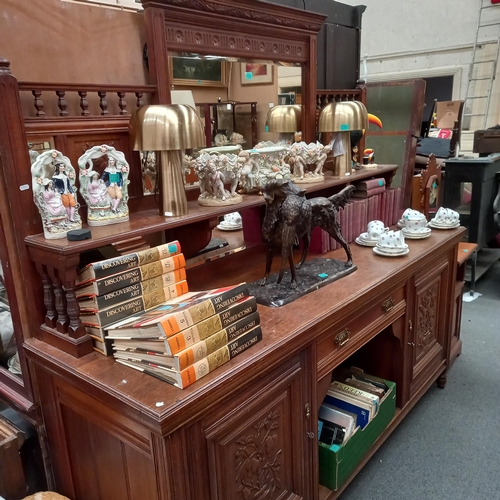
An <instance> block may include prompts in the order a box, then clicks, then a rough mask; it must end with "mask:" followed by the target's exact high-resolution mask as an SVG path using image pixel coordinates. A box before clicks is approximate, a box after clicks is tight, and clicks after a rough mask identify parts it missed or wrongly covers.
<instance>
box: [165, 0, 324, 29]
mask: <svg viewBox="0 0 500 500" xmlns="http://www.w3.org/2000/svg"><path fill="white" fill-rule="evenodd" d="M159 3H161V4H163V5H174V6H178V7H183V8H186V9H190V10H196V11H201V12H211V13H213V14H218V15H220V16H228V17H231V18H235V19H247V20H251V21H258V22H261V23H267V24H272V25H275V26H284V27H287V28H298V29H303V30H309V31H319V30H320V29H321V23H320V22H316V23H315V22H308V21H304V20H302V19H291V18H289V17H282V16H279V15H275V14H270V13H267V12H259V11H256V10H252V9H251V8H248V9H245V8H244V7H234V6H232V5H225V4H217V3H215V2H211V1H205V0H160V2H159Z"/></svg>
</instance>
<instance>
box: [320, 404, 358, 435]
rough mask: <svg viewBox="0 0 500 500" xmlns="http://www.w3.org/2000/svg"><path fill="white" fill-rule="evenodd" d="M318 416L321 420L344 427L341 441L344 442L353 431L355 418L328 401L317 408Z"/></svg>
mask: <svg viewBox="0 0 500 500" xmlns="http://www.w3.org/2000/svg"><path fill="white" fill-rule="evenodd" d="M318 417H319V418H321V419H323V420H328V421H329V422H333V423H335V424H337V425H340V426H342V427H344V428H345V436H344V440H343V441H342V443H345V442H346V441H347V440H348V439H349V438H350V437H351V436H352V433H353V432H354V429H355V424H356V420H355V419H354V418H353V417H352V416H351V415H348V414H347V413H342V411H340V410H338V409H336V408H335V407H333V406H332V405H330V404H328V403H323V404H322V405H321V406H320V407H319V410H318Z"/></svg>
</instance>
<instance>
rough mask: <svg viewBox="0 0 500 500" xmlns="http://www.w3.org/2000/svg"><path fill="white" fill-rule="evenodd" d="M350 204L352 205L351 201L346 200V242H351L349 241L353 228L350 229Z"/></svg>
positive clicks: (351, 218) (351, 219) (351, 220)
mask: <svg viewBox="0 0 500 500" xmlns="http://www.w3.org/2000/svg"><path fill="white" fill-rule="evenodd" d="M352 205H353V202H352V201H348V202H347V204H346V208H347V223H346V229H347V234H346V238H345V240H346V241H347V243H351V241H352V233H353V230H352V222H353V217H352V213H353V208H352Z"/></svg>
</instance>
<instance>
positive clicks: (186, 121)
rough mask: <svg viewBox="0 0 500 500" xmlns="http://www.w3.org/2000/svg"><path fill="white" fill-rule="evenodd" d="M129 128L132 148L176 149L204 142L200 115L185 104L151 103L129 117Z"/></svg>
mask: <svg viewBox="0 0 500 500" xmlns="http://www.w3.org/2000/svg"><path fill="white" fill-rule="evenodd" d="M129 131H130V134H131V135H132V147H133V149H134V150H136V151H176V150H180V151H182V150H185V149H193V148H200V147H203V146H205V132H204V130H203V123H202V121H201V118H200V116H199V115H198V113H197V112H196V110H195V109H194V108H192V107H191V106H188V105H186V104H151V105H149V106H142V107H140V108H139V109H138V110H137V111H135V113H134V114H133V115H132V116H131V117H130V123H129Z"/></svg>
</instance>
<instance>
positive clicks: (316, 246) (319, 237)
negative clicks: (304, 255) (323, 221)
mask: <svg viewBox="0 0 500 500" xmlns="http://www.w3.org/2000/svg"><path fill="white" fill-rule="evenodd" d="M329 251H330V235H329V234H328V233H327V232H326V231H325V230H323V229H321V228H320V227H319V226H318V227H315V228H314V229H313V230H312V233H311V244H310V246H309V252H310V253H326V252H329Z"/></svg>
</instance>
